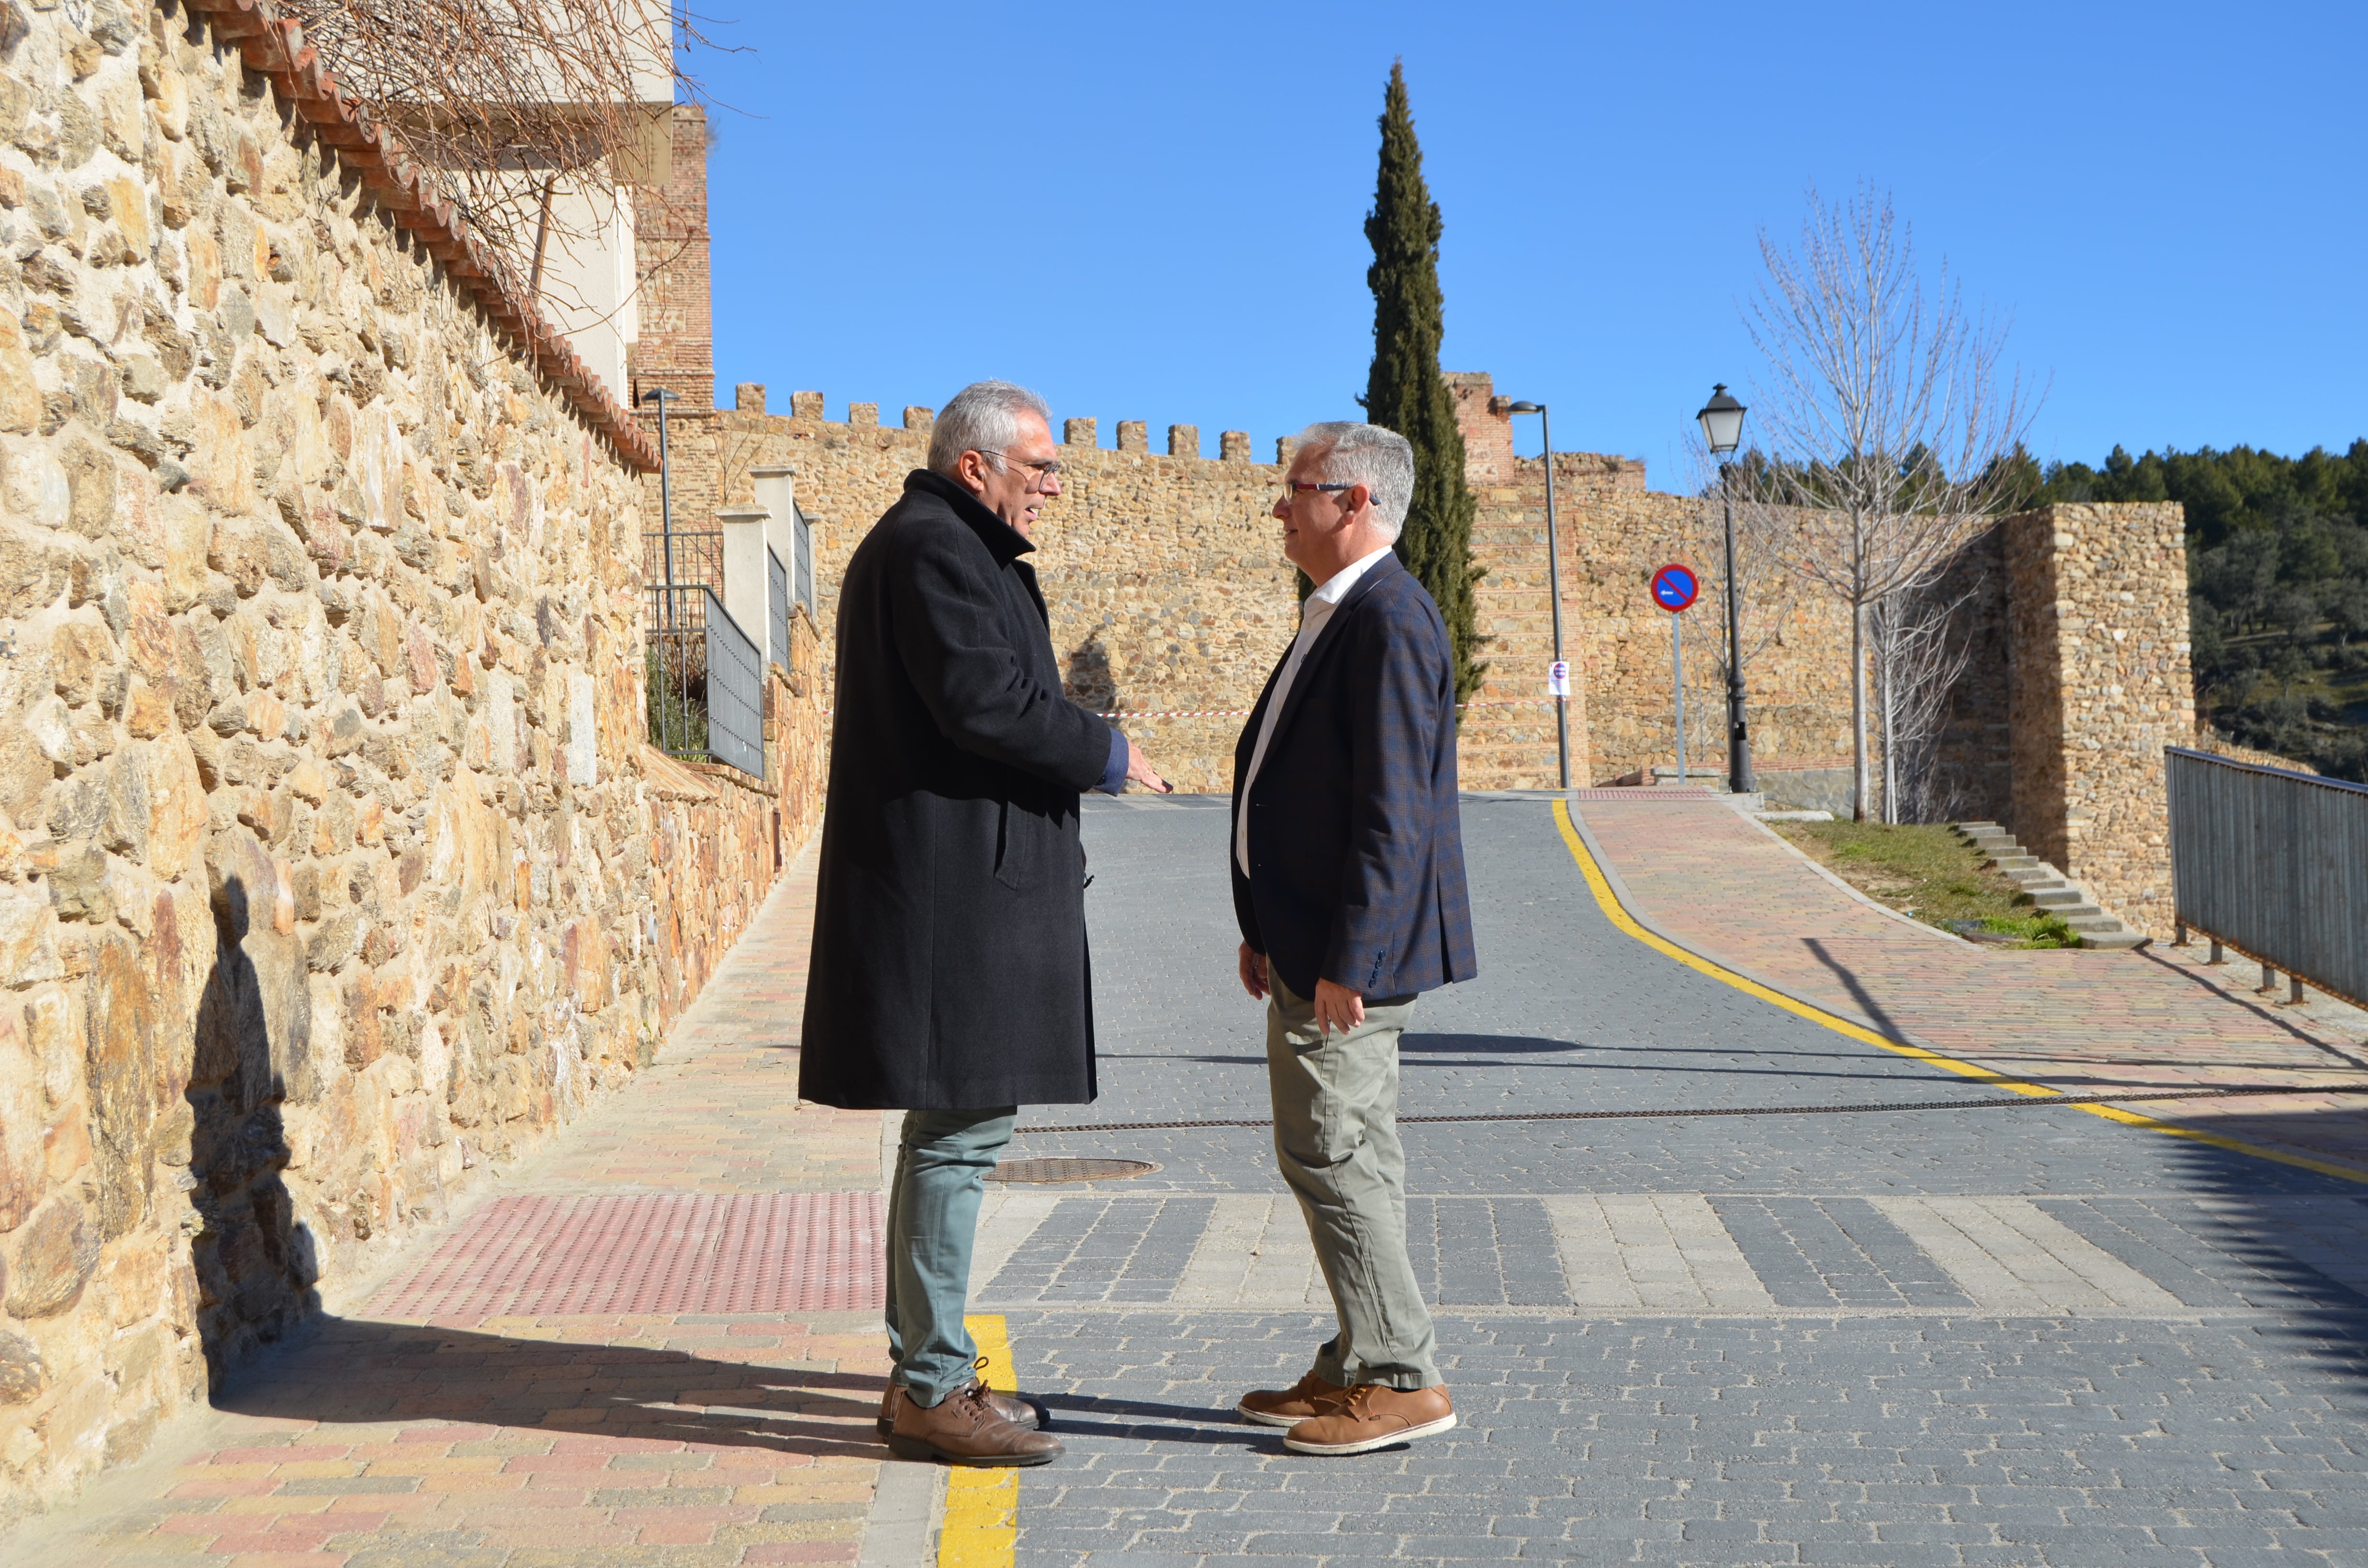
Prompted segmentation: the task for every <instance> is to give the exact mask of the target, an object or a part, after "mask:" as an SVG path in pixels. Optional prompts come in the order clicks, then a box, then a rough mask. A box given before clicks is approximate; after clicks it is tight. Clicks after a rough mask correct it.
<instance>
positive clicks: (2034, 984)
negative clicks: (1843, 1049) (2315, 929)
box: [1571, 790, 2368, 1176]
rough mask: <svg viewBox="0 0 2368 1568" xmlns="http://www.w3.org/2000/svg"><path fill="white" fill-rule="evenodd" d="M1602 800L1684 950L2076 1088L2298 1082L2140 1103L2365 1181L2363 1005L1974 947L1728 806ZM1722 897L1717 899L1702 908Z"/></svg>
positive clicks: (2157, 949)
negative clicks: (2235, 1095) (2341, 1088)
mask: <svg viewBox="0 0 2368 1568" xmlns="http://www.w3.org/2000/svg"><path fill="white" fill-rule="evenodd" d="M1612 795H1613V792H1612V791H1609V790H1599V791H1592V792H1590V794H1589V796H1588V798H1587V799H1586V800H1584V801H1578V802H1577V803H1575V804H1574V805H1573V806H1572V808H1571V810H1572V811H1573V812H1575V813H1576V814H1577V815H1578V816H1579V817H1580V818H1581V819H1583V820H1584V821H1585V822H1586V824H1587V825H1588V830H1589V832H1590V833H1591V834H1592V835H1594V837H1595V839H1596V841H1597V842H1598V843H1599V844H1600V846H1602V849H1603V852H1604V854H1605V856H1606V858H1608V859H1609V860H1610V861H1611V864H1612V866H1613V867H1614V868H1616V869H1617V870H1618V872H1619V874H1620V877H1621V880H1622V881H1623V882H1624V883H1625V884H1626V886H1627V888H1628V891H1629V893H1630V894H1631V897H1632V900H1633V903H1634V909H1635V912H1636V913H1637V914H1638V915H1642V916H1644V917H1645V919H1647V920H1649V921H1651V922H1652V923H1653V924H1654V925H1655V926H1658V927H1659V928H1660V929H1661V930H1662V931H1663V932H1665V933H1667V934H1668V936H1669V937H1671V938H1673V939H1674V940H1676V941H1677V942H1678V943H1679V945H1681V946H1684V947H1687V948H1690V949H1693V950H1695V951H1697V952H1700V953H1702V955H1703V956H1704V957H1707V958H1712V959H1715V960H1720V961H1722V962H1725V963H1727V964H1730V965H1732V966H1734V967H1736V968H1737V969H1739V970H1742V971H1747V972H1748V973H1750V974H1752V975H1754V976H1757V977H1758V978H1760V979H1763V980H1765V981H1767V982H1769V983H1771V984H1774V985H1775V986H1777V987H1778V988H1780V989H1782V990H1784V991H1787V992H1789V993H1791V994H1794V995H1797V996H1800V997H1803V998H1804V999H1806V1000H1809V1001H1813V1002H1816V1003H1818V1004H1819V1005H1821V1006H1829V1007H1833V1008H1836V1009H1838V1010H1840V1011H1843V1012H1846V1013H1850V1014H1853V1015H1857V1016H1861V1017H1868V1018H1871V1019H1873V1020H1875V1021H1877V1022H1879V1023H1888V1024H1889V1025H1891V1026H1892V1027H1894V1028H1896V1029H1899V1030H1902V1031H1905V1032H1906V1033H1907V1035H1909V1036H1912V1037H1913V1038H1914V1039H1915V1040H1918V1042H1920V1043H1922V1044H1924V1045H1926V1046H1928V1047H1930V1049H1932V1050H1935V1051H1941V1053H1943V1054H1945V1055H1949V1056H1953V1057H1957V1058H1960V1059H1962V1060H1964V1061H1969V1062H1976V1063H1979V1064H1980V1065H1982V1066H1985V1067H1988V1068H1992V1069H1994V1070H1996V1071H1998V1072H2000V1073H2005V1074H2011V1075H2013V1076H2016V1077H2020V1078H2025V1079H2029V1080H2032V1081H2033V1082H2038V1083H2044V1084H2047V1085H2051V1086H2054V1087H2058V1088H2064V1089H2076V1090H2077V1089H2097V1088H2106V1087H2123V1086H2127V1087H2130V1088H2134V1089H2135V1088H2146V1089H2171V1088H2182V1087H2189V1086H2195V1087H2206V1088H2208V1087H2216V1086H2219V1085H2229V1084H2240V1083H2241V1084H2294V1085H2297V1086H2298V1089H2299V1090H2300V1092H2297V1093H2295V1094H2294V1095H2290V1096H2289V1095H2276V1096H2263V1097H2260V1098H2247V1099H2236V1100H2219V1101H2208V1100H2205V1101H2186V1102H2182V1101H2169V1102H2155V1103H2150V1104H2146V1105H2143V1106H2135V1107H2132V1108H2133V1109H2135V1110H2140V1111H2142V1112H2143V1113H2144V1114H2146V1115H2147V1116H2150V1117H2155V1118H2157V1119H2161V1120H2165V1121H2170V1122H2175V1123H2177V1124H2180V1125H2182V1126H2188V1127H2192V1128H2196V1129H2199V1130H2202V1131H2209V1132H2212V1133H2214V1134H2217V1135H2219V1136H2222V1137H2228V1138H2239V1139H2243V1140H2246V1141H2248V1142H2255V1143H2260V1144H2262V1145H2265V1146H2269V1147H2273V1148H2276V1149H2279V1150H2282V1151H2285V1152H2288V1153H2299V1154H2302V1155H2305V1156H2307V1157H2309V1158H2313V1159H2317V1160H2321V1161H2326V1162H2329V1163H2332V1164H2336V1165H2341V1166H2343V1167H2345V1168H2347V1169H2356V1170H2358V1171H2359V1172H2360V1173H2361V1174H2362V1175H2363V1176H2368V1095H2345V1096H2334V1095H2327V1094H2312V1093H2309V1092H2308V1087H2307V1086H2309V1085H2332V1084H2347V1085H2363V1084H2368V1049H2363V1048H2362V1044H2361V1041H2360V1037H2359V1035H2358V1034H2357V1033H2356V1032H2352V1031H2351V1029H2350V1028H2348V1027H2347V1025H2346V1023H2345V1022H2343V1021H2341V1020H2347V1019H2356V1017H2357V1015H2356V1014H2352V1013H2351V1012H2350V1010H2349V1009H2339V1008H2332V1007H2330V1008H2323V1009H2317V1010H2313V1009H2309V1008H2304V1009H2294V1008H2289V1007H2283V1006H2278V1005H2276V1004H2275V1002H2274V1001H2273V1000H2271V998H2267V997H2262V996H2258V995H2255V994H2252V993H2251V992H2250V991H2248V989H2247V987H2248V984H2249V983H2250V982H2251V981H2252V980H2254V979H2255V978H2257V977H2258V975H2259V972H2260V971H2259V970H2258V968H2257V967H2256V966H2253V965H2251V964H2229V965H2221V966H2218V967H2217V968H2214V966H2211V965H2207V964H2205V963H2204V962H2203V959H2204V956H2205V949H2203V947H2201V946H2200V945H2197V946H2190V947H2186V948H2176V947H2171V946H2169V944H2164V943H2157V944H2156V945H2154V946H2152V947H2149V948H2146V949H2139V950H2136V951H2132V952H2118V953H2115V952H2089V951H2084V950H2078V949H2071V950H2055V951H2045V950H2038V951H2021V950H2015V949H2004V950H2001V949H1993V948H1980V947H1975V946H1973V945H1970V944H1967V943H1962V942H1958V941H1954V940H1952V939H1951V938H1950V937H1947V936H1945V935H1944V934H1942V933H1941V932H1939V931H1936V930H1933V929H1932V928H1930V927H1929V926H1918V925H1916V924H1914V923H1913V922H1909V921H1905V920H1900V919H1895V918H1893V917H1891V916H1890V915H1886V914H1884V913H1883V912H1881V911H1879V910H1875V909H1871V908H1869V907H1867V906H1866V905H1865V904H1863V903H1859V902H1858V901H1857V900H1855V899H1853V898H1851V897H1850V895H1849V894H1848V893H1846V892H1843V891H1842V890H1840V889H1839V888H1837V887H1836V886H1835V885H1834V884H1833V883H1832V882H1830V881H1827V879H1826V878H1825V877H1823V876H1822V875H1820V874H1819V873H1818V871H1817V870H1816V869H1815V868H1814V867H1813V866H1812V865H1811V864H1810V863H1809V862H1808V861H1807V860H1806V859H1805V858H1804V857H1803V856H1801V855H1800V854H1798V853H1797V852H1796V851H1794V850H1793V848H1792V847H1791V846H1788V845H1786V844H1784V843H1783V842H1782V840H1780V839H1778V838H1777V837H1776V836H1775V835H1773V834H1771V833H1770V832H1768V831H1767V830H1766V829H1765V828H1763V827H1762V826H1761V825H1760V824H1758V823H1755V822H1752V821H1749V820H1748V819H1747V818H1745V817H1743V816H1740V815H1738V814H1737V813H1736V812H1735V811H1734V810H1733V809H1732V808H1730V807H1728V806H1727V805H1725V803H1723V802H1722V801H1719V800H1717V799H1716V798H1715V797H1711V796H1704V797H1703V798H1702V799H1701V800H1700V801H1691V802H1683V803H1673V802H1671V801H1664V800H1656V801H1650V802H1645V801H1621V800H1619V799H1617V798H1609V799H1607V798H1606V797H1608V796H1612ZM1706 890H1708V891H1709V895H1708V896H1706Z"/></svg>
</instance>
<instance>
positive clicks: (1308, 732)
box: [1227, 423, 1479, 1454]
mask: <svg viewBox="0 0 2368 1568" xmlns="http://www.w3.org/2000/svg"><path fill="white" fill-rule="evenodd" d="M1413 493H1414V449H1413V448H1412V447H1410V446H1409V445H1408V444H1407V443H1406V438H1405V437H1402V436H1399V435H1397V434H1395V432H1393V431H1389V430H1383V429H1381V428H1379V427H1378V426H1372V425H1355V424H1347V423H1342V424H1331V425H1316V426H1310V427H1309V429H1308V430H1307V432H1306V434H1305V436H1304V437H1302V439H1301V444H1300V448H1299V450H1298V451H1297V452H1296V453H1295V454H1293V456H1292V462H1291V469H1290V472H1289V474H1288V476H1287V477H1286V478H1285V480H1284V484H1283V494H1282V498H1281V500H1280V501H1278V502H1277V503H1276V504H1275V509H1274V512H1275V516H1276V517H1279V518H1281V521H1282V526H1283V553H1284V554H1286V555H1288V556H1289V557H1290V558H1291V559H1292V561H1293V562H1296V563H1297V564H1298V566H1299V568H1300V570H1302V571H1304V572H1305V573H1306V574H1307V575H1308V577H1309V579H1310V580H1311V581H1313V582H1314V583H1315V592H1314V593H1312V594H1310V595H1309V596H1308V598H1307V603H1306V605H1305V606H1304V608H1303V609H1302V612H1301V620H1300V629H1299V636H1298V637H1297V639H1296V640H1294V641H1293V642H1292V645H1291V650H1290V652H1289V653H1286V654H1285V655H1284V657H1283V660H1282V663H1281V665H1277V666H1276V668H1275V672H1274V674H1273V675H1272V676H1270V677H1269V679H1268V681H1267V687H1266V690H1265V692H1264V693H1263V694H1262V695H1261V696H1260V697H1259V698H1258V706H1257V707H1256V708H1254V709H1253V710H1251V711H1250V716H1249V722H1248V723H1247V725H1245V726H1244V727H1243V730H1242V738H1241V742H1240V744H1239V745H1238V746H1237V747H1236V748H1235V753H1234V836H1233V842H1232V844H1231V846H1230V849H1231V853H1230V854H1229V856H1228V857H1227V858H1229V859H1230V860H1231V861H1232V862H1233V881H1234V911H1235V916H1236V917H1237V919H1238V920H1239V922H1240V925H1241V929H1242V946H1241V954H1240V970H1241V981H1242V985H1243V988H1244V989H1246V990H1247V991H1248V992H1249V994H1251V995H1252V996H1254V997H1259V998H1265V999H1267V1002H1268V1006H1267V1047H1266V1056H1267V1084H1268V1088H1269V1093H1270V1095H1271V1097H1272V1100H1273V1105H1274V1152H1275V1161H1276V1164H1277V1165H1279V1166H1281V1172H1282V1177H1283V1180H1284V1181H1285V1182H1286V1183H1288V1184H1289V1186H1290V1187H1291V1189H1292V1195H1293V1196H1294V1197H1296V1198H1297V1199H1299V1207H1300V1212H1301V1213H1302V1214H1303V1215H1304V1217H1305V1218H1306V1221H1307V1229H1308V1233H1309V1235H1310V1237H1311V1238H1312V1239H1313V1241H1314V1243H1315V1258H1316V1262H1317V1263H1318V1264H1319V1265H1320V1266H1321V1267H1323V1270H1324V1278H1325V1282H1326V1284H1327V1285H1329V1286H1330V1287H1331V1290H1332V1303H1333V1308H1334V1311H1335V1312H1336V1313H1337V1314H1338V1319H1339V1330H1338V1333H1337V1334H1336V1335H1334V1336H1333V1337H1332V1338H1331V1339H1330V1340H1328V1341H1326V1343H1325V1344H1323V1345H1322V1346H1318V1347H1317V1349H1316V1352H1315V1365H1314V1366H1313V1367H1311V1368H1310V1369H1309V1370H1308V1372H1307V1375H1306V1376H1305V1377H1304V1378H1302V1379H1301V1380H1300V1381H1299V1382H1298V1383H1297V1385H1295V1386H1294V1387H1292V1388H1288V1389H1263V1390H1259V1391H1258V1392H1253V1393H1250V1394H1247V1395H1245V1396H1244V1397H1243V1399H1242V1401H1241V1404H1240V1407H1239V1408H1240V1411H1241V1414H1242V1415H1244V1416H1246V1417H1247V1418H1248V1419H1249V1420H1252V1421H1255V1422H1258V1423H1260V1424H1262V1425H1265V1426H1288V1427H1290V1428H1291V1430H1290V1432H1289V1433H1288V1434H1287V1435H1286V1436H1285V1437H1284V1438H1283V1443H1284V1446H1285V1447H1287V1448H1290V1449H1294V1450H1296V1451H1298V1452H1301V1453H1311V1454H1360V1453H1364V1452H1366V1451H1367V1450H1369V1449H1378V1448H1383V1447H1386V1446H1388V1445H1390V1444H1393V1443H1404V1442H1407V1441H1410V1440H1412V1439H1414V1438H1417V1437H1429V1436H1430V1435H1431V1434H1433V1433H1436V1432H1444V1431H1446V1430H1447V1429H1448V1428H1449V1427H1451V1426H1454V1425H1455V1410H1454V1407H1453V1405H1452V1403H1451V1402H1450V1401H1449V1399H1448V1394H1447V1389H1446V1387H1445V1386H1444V1380H1443V1379H1442V1378H1441V1377H1440V1370H1439V1357H1438V1344H1437V1341H1436V1339H1435V1338H1434V1336H1433V1335H1432V1332H1431V1324H1430V1310H1429V1307H1427V1306H1426V1305H1425V1304H1424V1302H1423V1299H1422V1290H1421V1287H1420V1286H1419V1284H1418V1283H1417V1280H1416V1278H1415V1273H1414V1266H1413V1264H1412V1262H1411V1261H1410V1260H1409V1259H1408V1257H1407V1256H1406V1151H1405V1149H1404V1148H1403V1146H1402V1145H1401V1144H1400V1143H1399V1142H1398V1132H1397V1100H1398V1059H1397V1047H1398V1036H1399V1034H1400V1033H1401V1032H1402V1031H1403V1030H1404V1029H1405V1028H1406V1023H1407V1021H1408V1019H1409V1018H1410V1017H1412V1015H1413V1013H1414V1005H1415V998H1416V997H1417V995H1419V994H1421V993H1423V992H1425V991H1429V990H1431V989H1433V988H1434V987H1437V986H1440V985H1445V984H1449V983H1452V982H1454V981H1459V980H1469V979H1471V978H1472V977H1473V975H1474V974H1475V973H1477V972H1478V971H1479V965H1478V963H1477V961H1476V960H1475V959H1474V955H1473V951H1472V911H1471V906H1470V904H1469V903H1468V901H1467V899H1466V896H1465V892H1464V884H1463V828H1462V824H1461V820H1460V817H1459V815H1458V812H1457V806H1456V794H1455V659H1454V654H1453V652H1452V649H1451V647H1450V645H1449V643H1448V640H1447V628H1446V625H1445V624H1444V623H1443V622H1442V621H1441V620H1440V616H1439V608H1438V606H1436V605H1434V604H1433V603H1432V602H1431V598H1430V596H1429V594H1427V593H1425V592H1424V591H1423V587H1422V585H1421V584H1420V583H1419V582H1417V580H1416V579H1415V577H1414V575H1413V574H1411V573H1409V572H1407V571H1406V568H1405V567H1404V566H1402V565H1400V564H1399V562H1398V559H1397V557H1396V555H1395V553H1394V552H1393V551H1392V550H1391V548H1390V547H1391V544H1392V542H1393V541H1394V540H1396V538H1397V535H1398V529H1399V528H1400V526H1401V525H1402V524H1403V523H1404V522H1405V520H1406V505H1407V503H1408V501H1409V500H1411V499H1412V496H1413Z"/></svg>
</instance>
